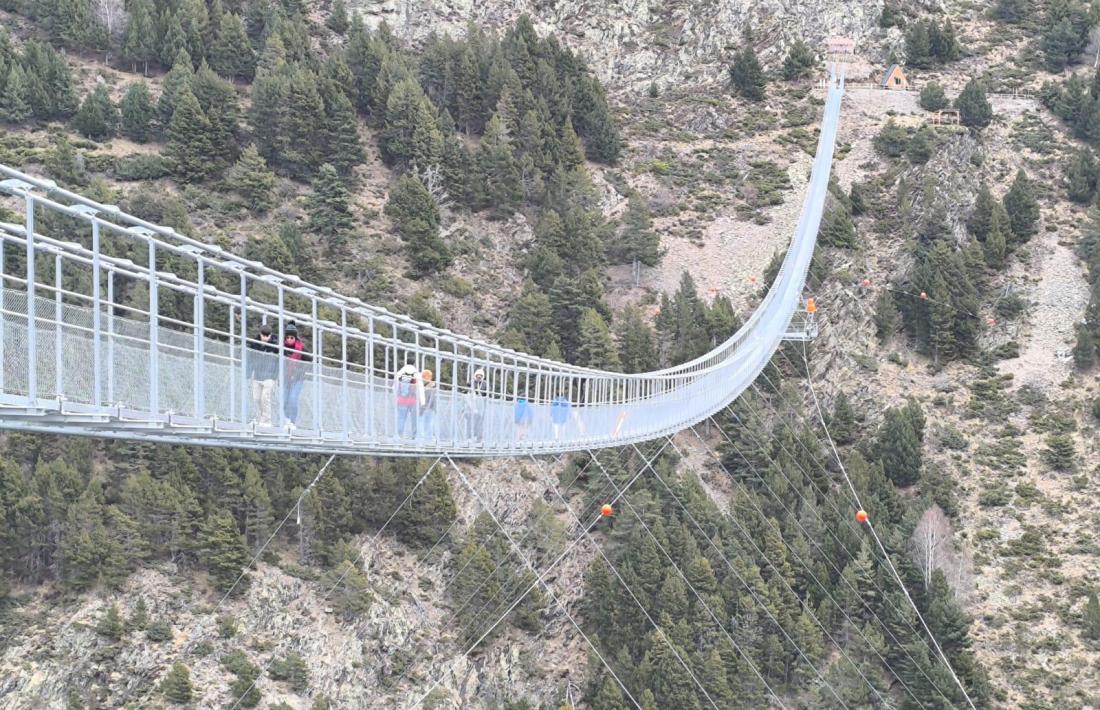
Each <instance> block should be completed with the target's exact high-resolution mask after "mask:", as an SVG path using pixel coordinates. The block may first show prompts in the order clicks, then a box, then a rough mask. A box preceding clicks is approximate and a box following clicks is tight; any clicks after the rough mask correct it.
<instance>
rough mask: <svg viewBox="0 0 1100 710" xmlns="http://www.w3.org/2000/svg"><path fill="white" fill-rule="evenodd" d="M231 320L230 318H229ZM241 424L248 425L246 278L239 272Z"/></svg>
mask: <svg viewBox="0 0 1100 710" xmlns="http://www.w3.org/2000/svg"><path fill="white" fill-rule="evenodd" d="M230 320H232V319H230ZM240 342H241V375H240V377H241V381H240V388H241V390H240V397H241V426H242V427H243V426H247V425H248V362H247V360H248V279H247V278H246V277H245V275H244V272H241V339H240Z"/></svg>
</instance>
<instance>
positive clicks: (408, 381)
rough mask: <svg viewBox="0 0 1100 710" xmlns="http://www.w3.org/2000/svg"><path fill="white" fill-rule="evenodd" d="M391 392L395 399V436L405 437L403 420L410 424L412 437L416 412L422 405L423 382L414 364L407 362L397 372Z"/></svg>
mask: <svg viewBox="0 0 1100 710" xmlns="http://www.w3.org/2000/svg"><path fill="white" fill-rule="evenodd" d="M393 394H394V397H395V398H396V400H397V436H399V437H401V438H405V422H406V421H407V422H410V423H411V424H412V435H411V436H412V438H414V439H415V438H416V414H417V410H418V409H419V408H420V407H423V406H424V383H423V382H422V381H421V379H420V373H419V372H418V371H417V369H416V365H413V364H412V363H409V364H407V365H405V366H404V367H402V368H401V369H400V370H399V371H398V372H397V378H396V379H395V380H394V381H393Z"/></svg>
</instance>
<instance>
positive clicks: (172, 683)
mask: <svg viewBox="0 0 1100 710" xmlns="http://www.w3.org/2000/svg"><path fill="white" fill-rule="evenodd" d="M160 692H161V693H162V694H163V695H164V697H165V698H167V699H168V702H170V703H174V704H176V705H182V704H183V703H187V702H190V701H191V671H190V670H188V668H187V666H185V665H183V664H182V663H175V664H173V665H172V669H171V670H170V671H168V674H167V675H165V676H164V680H163V681H161V683H160Z"/></svg>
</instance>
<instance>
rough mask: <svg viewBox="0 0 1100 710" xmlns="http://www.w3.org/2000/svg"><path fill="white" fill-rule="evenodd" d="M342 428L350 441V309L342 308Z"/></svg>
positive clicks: (345, 438) (345, 436)
mask: <svg viewBox="0 0 1100 710" xmlns="http://www.w3.org/2000/svg"><path fill="white" fill-rule="evenodd" d="M340 360H341V363H340V364H341V367H340V405H341V406H340V426H341V427H343V429H344V441H347V440H348V435H349V432H348V309H347V307H346V306H344V305H342V304H341V306H340Z"/></svg>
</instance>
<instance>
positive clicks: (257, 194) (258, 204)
mask: <svg viewBox="0 0 1100 710" xmlns="http://www.w3.org/2000/svg"><path fill="white" fill-rule="evenodd" d="M225 182H226V185H228V186H229V188H230V189H231V190H233V191H234V192H236V193H237V194H239V195H240V196H241V197H243V198H244V201H245V204H246V205H247V206H248V208H249V210H251V211H252V212H255V213H263V212H267V211H268V210H269V209H271V208H272V207H273V206H274V204H275V195H274V192H273V190H274V187H275V173H273V172H272V171H271V170H270V169H269V168H268V167H267V161H265V160H264V158H263V156H262V155H260V152H259V151H258V150H257V149H256V146H255V144H250V145H249V146H248V147H247V148H245V149H244V152H243V153H241V157H240V159H238V160H237V164H236V165H234V166H233V167H232V168H231V169H230V170H229V172H228V174H227V175H226V176H225Z"/></svg>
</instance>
